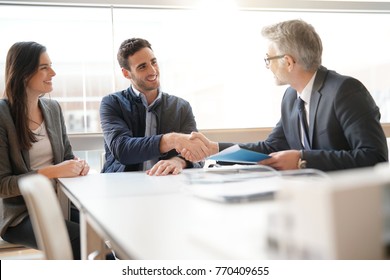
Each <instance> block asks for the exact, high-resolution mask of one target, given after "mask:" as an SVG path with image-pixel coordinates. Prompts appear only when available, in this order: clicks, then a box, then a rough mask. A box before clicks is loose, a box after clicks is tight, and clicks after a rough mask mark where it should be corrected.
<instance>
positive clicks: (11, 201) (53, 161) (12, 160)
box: [0, 42, 89, 259]
mask: <svg viewBox="0 0 390 280" xmlns="http://www.w3.org/2000/svg"><path fill="white" fill-rule="evenodd" d="M55 75H56V73H55V72H54V70H53V68H52V63H51V61H50V58H49V56H48V54H47V52H46V48H45V47H44V46H42V45H40V44H38V43H36V42H18V43H15V44H14V45H13V46H12V47H11V48H10V49H9V51H8V54H7V59H6V65H5V92H4V98H3V99H1V100H0V158H1V161H0V215H1V219H0V234H1V237H2V238H3V239H4V240H6V241H8V242H11V243H18V244H23V245H25V246H27V247H31V248H37V243H36V240H35V237H34V232H33V229H32V225H31V221H30V218H29V216H28V212H27V207H26V205H25V203H24V200H23V197H22V195H21V193H20V190H19V187H18V179H20V178H21V177H22V176H25V175H30V174H34V173H39V174H42V175H45V176H46V177H48V178H49V179H53V184H55V179H56V178H59V177H76V176H84V175H86V174H88V172H89V166H88V164H87V163H86V162H85V161H84V160H80V159H78V158H77V157H75V155H74V154H73V152H72V147H71V145H70V142H69V139H68V136H67V133H66V127H65V122H64V117H63V114H62V110H61V107H60V105H59V103H58V102H57V101H55V100H52V99H50V98H45V97H44V95H45V94H46V93H49V92H51V91H52V90H53V87H52V78H53V77H54V76H55ZM66 226H67V229H68V232H69V237H70V239H71V244H72V249H73V255H74V258H75V259H79V258H80V232H79V224H78V223H75V222H71V221H66Z"/></svg>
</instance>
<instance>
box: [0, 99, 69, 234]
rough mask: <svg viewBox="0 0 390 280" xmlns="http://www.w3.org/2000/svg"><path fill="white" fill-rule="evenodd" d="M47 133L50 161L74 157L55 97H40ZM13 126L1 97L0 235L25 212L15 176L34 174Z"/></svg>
mask: <svg viewBox="0 0 390 280" xmlns="http://www.w3.org/2000/svg"><path fill="white" fill-rule="evenodd" d="M39 107H40V108H41V110H42V113H43V118H44V121H45V125H46V129H47V133H48V137H49V140H50V143H51V145H52V149H53V157H54V162H53V164H58V163H60V162H62V161H64V160H68V159H73V158H74V155H73V152H72V147H71V145H70V142H69V139H68V136H67V134H66V127H65V122H64V117H63V115H62V110H61V107H60V105H59V104H58V102H57V101H54V100H51V99H47V98H40V99H39ZM17 142H18V139H17V137H16V130H15V126H14V122H13V119H12V116H11V113H10V110H9V106H8V101H7V100H5V99H2V100H0V159H1V160H0V235H3V234H4V232H5V230H6V229H7V227H8V226H9V224H10V223H12V222H13V221H14V220H15V219H16V218H18V217H19V216H21V215H25V214H26V212H27V208H26V205H25V203H24V200H23V197H22V196H21V194H20V191H19V187H18V179H19V178H21V177H22V176H26V175H29V174H33V173H35V172H36V171H32V170H31V168H30V158H29V152H28V151H27V150H22V151H21V150H20V149H19V148H18V145H17Z"/></svg>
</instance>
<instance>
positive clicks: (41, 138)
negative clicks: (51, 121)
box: [29, 122, 53, 170]
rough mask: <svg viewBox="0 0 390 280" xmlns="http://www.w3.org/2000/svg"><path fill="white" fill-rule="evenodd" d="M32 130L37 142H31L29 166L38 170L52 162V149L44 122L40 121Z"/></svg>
mask: <svg viewBox="0 0 390 280" xmlns="http://www.w3.org/2000/svg"><path fill="white" fill-rule="evenodd" d="M33 132H34V133H35V134H36V137H37V140H38V142H35V143H33V144H32V147H31V149H30V150H29V153H30V167H31V169H32V170H38V169H40V168H42V167H46V166H49V165H52V164H53V150H52V147H51V143H50V140H49V137H48V136H47V131H46V125H45V122H42V124H41V125H40V126H39V127H38V128H37V129H35V130H33Z"/></svg>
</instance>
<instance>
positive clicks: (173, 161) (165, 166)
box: [146, 157, 186, 176]
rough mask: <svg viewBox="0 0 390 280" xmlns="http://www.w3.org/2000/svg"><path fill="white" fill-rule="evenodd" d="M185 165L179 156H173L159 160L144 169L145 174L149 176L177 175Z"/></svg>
mask: <svg viewBox="0 0 390 280" xmlns="http://www.w3.org/2000/svg"><path fill="white" fill-rule="evenodd" d="M185 166H186V162H185V161H184V160H183V159H181V158H179V157H173V158H170V159H167V160H160V161H159V162H157V163H156V164H155V165H153V167H152V168H151V169H149V170H147V171H146V174H148V175H150V176H153V175H155V176H165V175H168V174H173V175H177V174H179V173H180V172H181V171H182V170H183V168H184V167H185Z"/></svg>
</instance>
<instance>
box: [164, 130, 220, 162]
mask: <svg viewBox="0 0 390 280" xmlns="http://www.w3.org/2000/svg"><path fill="white" fill-rule="evenodd" d="M172 149H175V150H176V151H177V152H178V153H179V154H181V156H182V157H183V158H185V159H186V160H188V161H192V162H198V161H201V160H204V159H205V158H207V157H208V156H210V155H213V154H216V153H218V152H219V146H218V142H213V141H210V140H209V139H207V137H206V136H204V135H203V134H202V133H200V132H192V133H191V134H181V133H175V132H174V133H168V134H165V135H164V136H163V137H162V139H161V142H160V150H161V152H163V153H165V152H168V151H170V150H172Z"/></svg>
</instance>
